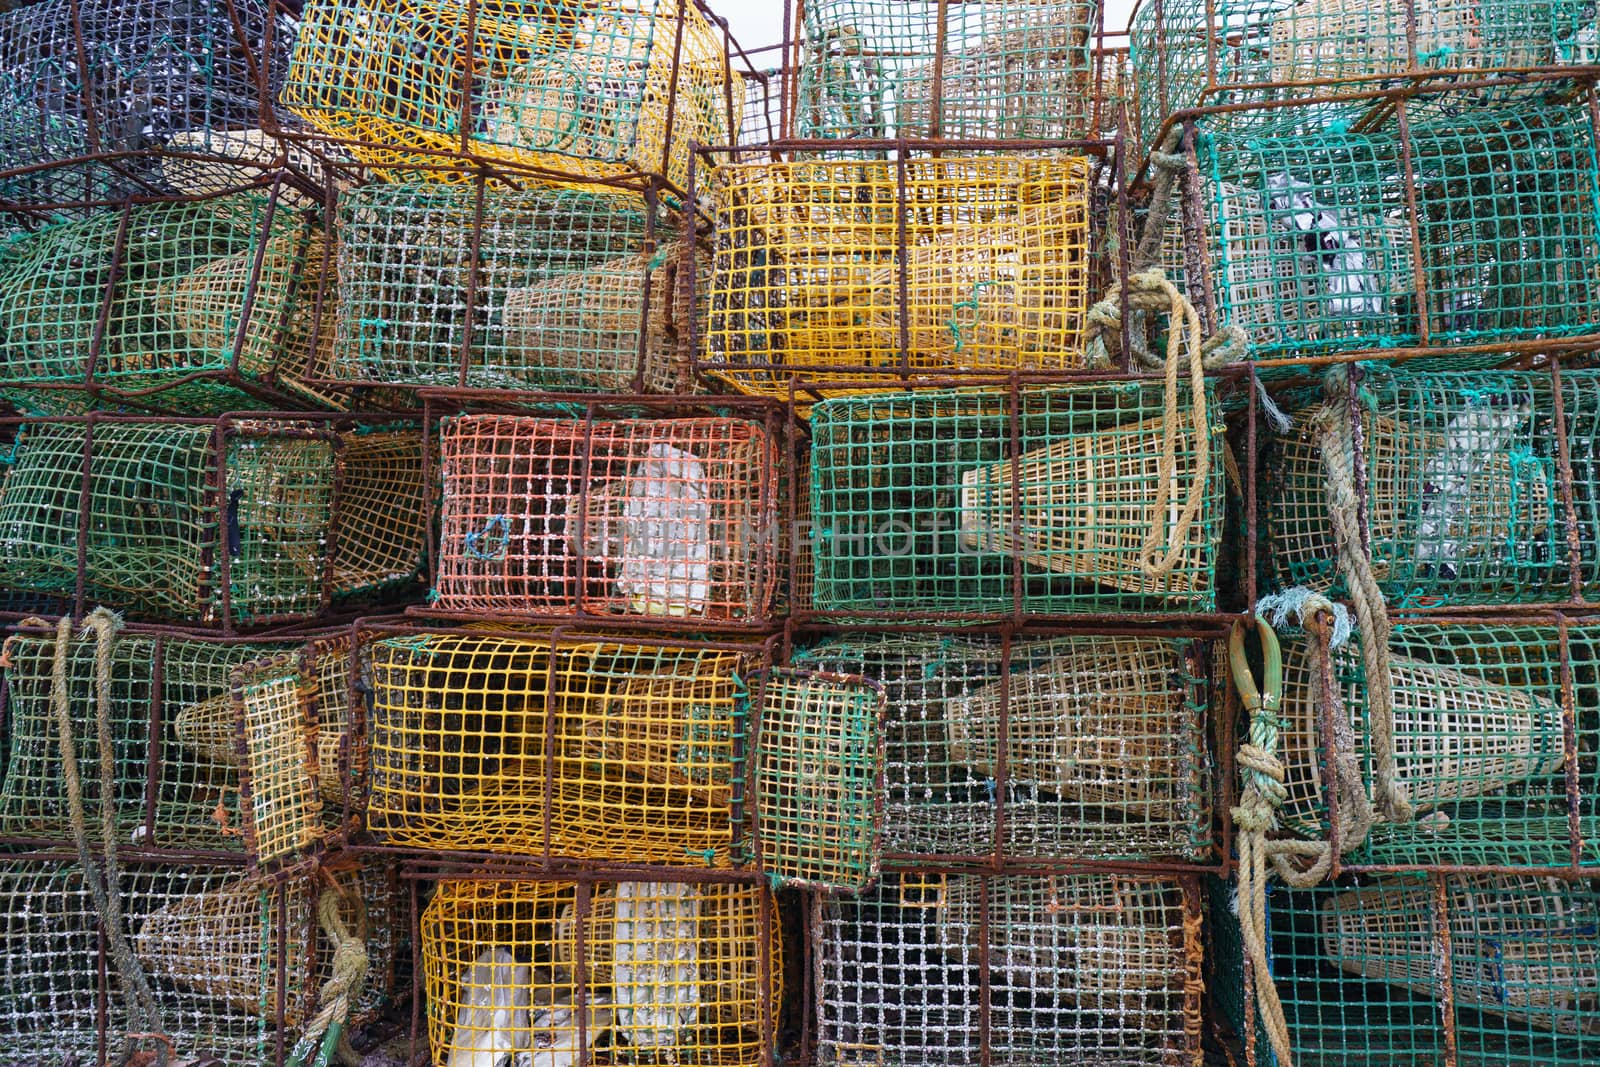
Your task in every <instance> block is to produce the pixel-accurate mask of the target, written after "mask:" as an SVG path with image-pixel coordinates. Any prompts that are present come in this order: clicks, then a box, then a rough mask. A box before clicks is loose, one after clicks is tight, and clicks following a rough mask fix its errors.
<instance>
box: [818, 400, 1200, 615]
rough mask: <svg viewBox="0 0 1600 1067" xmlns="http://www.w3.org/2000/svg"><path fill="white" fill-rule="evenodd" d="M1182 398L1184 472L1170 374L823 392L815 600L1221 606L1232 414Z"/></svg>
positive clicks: (938, 606)
mask: <svg viewBox="0 0 1600 1067" xmlns="http://www.w3.org/2000/svg"><path fill="white" fill-rule="evenodd" d="M1213 394H1214V391H1213V389H1212V387H1211V386H1210V385H1208V386H1207V396H1208V397H1211V396H1213ZM1177 411H1178V414H1179V417H1180V419H1181V420H1182V422H1183V425H1182V426H1181V427H1177V428H1174V429H1173V442H1172V443H1173V447H1174V451H1173V465H1172V467H1171V471H1172V476H1171V477H1170V478H1169V479H1167V480H1166V484H1165V485H1163V479H1162V478H1161V477H1160V475H1159V471H1158V469H1159V466H1160V462H1161V455H1162V447H1163V437H1164V435H1165V432H1166V423H1165V416H1164V414H1163V412H1164V408H1163V402H1162V391H1161V387H1160V384H1159V383H1150V382H1123V383H1114V384H1104V385H1090V386H1069V387H1063V388H1052V389H1041V390H1037V391H1033V390H1030V391H1028V392H1025V393H1020V394H1006V393H1000V392H983V391H977V390H963V391H954V392H943V391H939V392H934V391H918V392H907V393H901V394H895V395H888V396H868V397H860V396H847V397H837V398H834V399H831V400H828V401H825V402H823V403H820V404H818V405H817V406H816V408H815V409H814V410H813V412H812V420H811V423H812V440H813V444H812V457H811V464H812V468H811V476H812V477H811V506H812V509H813V523H814V526H815V530H816V533H817V537H816V539H815V542H814V545H813V548H814V556H815V570H816V579H815V588H814V590H813V597H814V601H815V605H816V608H817V609H818V610H819V611H823V612H834V613H846V614H848V615H850V616H851V617H860V618H886V617H887V618H895V617H901V618H903V617H907V616H917V617H930V618H935V619H937V618H949V617H959V616H962V615H972V614H978V613H986V614H1011V613H1013V611H1014V610H1020V611H1021V612H1023V613H1025V614H1032V615H1064V614H1071V613H1075V612H1084V611H1121V612H1149V611H1196V610H1200V611H1203V610H1209V609H1210V608H1211V607H1212V606H1213V604H1214V603H1215V591H1214V588H1213V582H1212V568H1213V564H1214V562H1215V556H1216V548H1217V544H1218V541H1219V538H1220V531H1221V524H1222V512H1223V507H1224V491H1223V463H1222V455H1221V450H1222V447H1223V437H1222V429H1223V427H1222V423H1221V418H1220V409H1219V408H1218V407H1217V405H1216V404H1215V403H1214V402H1210V403H1209V406H1208V411H1209V412H1211V413H1212V414H1211V415H1210V419H1211V422H1210V423H1209V426H1208V429H1209V432H1208V434H1207V435H1206V439H1205V440H1200V439H1199V436H1198V435H1197V434H1196V433H1195V431H1194V429H1193V428H1192V427H1191V426H1190V425H1189V424H1190V423H1191V422H1192V416H1193V412H1192V410H1191V409H1190V405H1189V400H1188V398H1187V397H1183V398H1180V399H1179V400H1178V403H1177ZM1202 461H1204V466H1205V469H1204V470H1202ZM1201 477H1203V478H1204V481H1203V482H1201V481H1197V480H1196V479H1197V478H1201ZM1189 499H1194V500H1198V508H1197V510H1196V511H1195V512H1194V515H1193V521H1192V522H1190V523H1187V524H1185V523H1184V522H1182V521H1181V518H1182V516H1181V514H1180V509H1181V508H1182V507H1183V502H1184V501H1185V500H1189ZM1164 501H1165V502H1164ZM1152 537H1153V538H1154V539H1155V541H1156V542H1159V543H1160V545H1162V546H1170V547H1171V548H1172V549H1173V551H1174V560H1175V562H1174V565H1173V566H1172V567H1171V568H1170V569H1169V570H1168V571H1167V572H1166V573H1165V574H1163V575H1161V576H1159V577H1152V576H1151V575H1150V574H1148V573H1147V572H1146V571H1145V570H1144V569H1143V567H1142V566H1141V563H1140V552H1141V547H1142V546H1143V545H1145V544H1146V543H1147V541H1149V540H1150V539H1151V538H1152ZM1151 543H1155V542H1151Z"/></svg>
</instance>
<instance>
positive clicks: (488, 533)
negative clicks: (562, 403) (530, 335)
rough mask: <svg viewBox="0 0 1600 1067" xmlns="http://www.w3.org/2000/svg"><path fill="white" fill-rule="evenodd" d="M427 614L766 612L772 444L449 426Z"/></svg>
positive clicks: (550, 427) (741, 426)
mask: <svg viewBox="0 0 1600 1067" xmlns="http://www.w3.org/2000/svg"><path fill="white" fill-rule="evenodd" d="M440 456H441V470H442V472H443V480H444V503H443V507H442V511H441V519H440V524H441V532H440V539H439V564H438V572H437V576H436V580H435V583H434V588H435V590H436V591H437V593H438V597H437V599H436V600H435V601H434V605H435V607H438V608H440V609H445V610H453V611H479V612H501V613H504V612H518V613H529V614H535V615H571V614H577V613H585V614H588V613H593V614H607V613H624V614H634V615H651V616H658V617H671V618H696V619H704V620H706V621H707V622H719V621H752V620H755V621H759V620H761V619H763V618H765V617H766V616H768V615H769V614H770V612H771V608H772V599H773V585H774V580H775V575H776V565H775V562H774V543H773V541H774V531H773V527H774V526H775V525H776V523H777V481H776V470H777V462H778V453H777V445H776V443H775V442H774V441H773V439H772V435H771V434H769V433H768V432H767V430H766V428H765V427H763V426H762V425H760V424H759V423H755V422H749V421H744V420H738V419H730V418H672V419H666V418H634V419H619V420H593V419H584V420H575V419H565V420H557V419H543V418H533V417H519V416H511V415H465V416H460V417H456V418H451V419H447V420H445V421H444V423H443V425H442V427H441V430H440Z"/></svg>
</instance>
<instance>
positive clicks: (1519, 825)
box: [1278, 622, 1600, 868]
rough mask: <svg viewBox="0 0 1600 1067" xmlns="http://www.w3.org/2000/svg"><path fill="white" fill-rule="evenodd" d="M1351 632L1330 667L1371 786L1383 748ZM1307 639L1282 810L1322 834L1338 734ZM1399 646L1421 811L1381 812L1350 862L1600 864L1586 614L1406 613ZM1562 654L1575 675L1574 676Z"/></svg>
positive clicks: (1402, 718)
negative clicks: (1491, 620) (1515, 621)
mask: <svg viewBox="0 0 1600 1067" xmlns="http://www.w3.org/2000/svg"><path fill="white" fill-rule="evenodd" d="M1354 642H1355V639H1354V638H1352V645H1348V646H1346V647H1344V648H1341V649H1339V650H1337V651H1336V652H1335V653H1334V660H1333V669H1334V677H1335V684H1336V686H1337V687H1338V688H1339V691H1340V692H1341V694H1342V696H1343V703H1344V709H1345V714H1346V715H1347V716H1348V717H1349V723H1350V726H1351V729H1352V732H1353V739H1352V741H1351V742H1349V746H1350V749H1351V752H1352V755H1353V758H1354V762H1355V765H1356V767H1357V768H1358V769H1359V772H1360V775H1361V778H1362V780H1363V781H1364V782H1366V783H1368V786H1369V790H1370V783H1371V782H1372V780H1373V776H1374V773H1375V771H1376V759H1377V757H1376V755H1375V754H1374V752H1373V751H1372V748H1371V724H1370V722H1369V720H1368V706H1367V698H1366V692H1367V687H1366V676H1365V673H1364V671H1363V669H1362V668H1361V666H1360V657H1359V655H1358V654H1357V652H1356V651H1355V649H1354V647H1353V644H1354ZM1297 646H1298V647H1295V648H1291V649H1288V650H1286V651H1285V655H1284V703H1283V711H1282V720H1283V725H1282V729H1281V733H1280V734H1279V737H1278V744H1279V752H1278V754H1279V757H1280V758H1281V759H1282V761H1283V764H1284V769H1285V775H1284V784H1285V786H1286V787H1287V790H1288V797H1287V799H1286V800H1285V801H1284V804H1283V807H1282V810H1281V812H1280V823H1281V825H1283V826H1285V827H1286V828H1289V829H1292V830H1295V831H1297V832H1299V833H1301V834H1304V835H1306V836H1309V837H1315V838H1321V837H1326V836H1327V835H1328V832H1329V830H1328V821H1329V815H1328V798H1327V794H1326V786H1325V782H1324V770H1323V768H1324V766H1328V765H1331V764H1332V762H1333V760H1334V759H1335V755H1336V753H1337V752H1338V751H1339V750H1340V748H1341V742H1339V741H1338V740H1337V738H1336V737H1335V738H1329V737H1328V736H1327V735H1326V734H1325V732H1324V730H1323V728H1322V726H1321V723H1320V715H1321V706H1320V703H1319V702H1318V700H1317V698H1316V695H1315V694H1316V692H1317V690H1318V688H1319V683H1318V680H1317V679H1318V673H1319V672H1318V668H1317V667H1316V665H1315V663H1314V662H1313V660H1312V657H1311V656H1310V655H1309V654H1307V652H1306V651H1305V649H1304V646H1303V645H1299V644H1298V643H1297ZM1389 648H1390V680H1391V684H1392V686H1393V689H1394V751H1395V764H1396V768H1397V778H1398V782H1399V785H1400V788H1401V791H1402V792H1403V794H1404V795H1405V796H1406V797H1407V798H1408V799H1409V801H1410V802H1411V804H1412V806H1413V807H1414V808H1415V809H1416V813H1417V817H1416V818H1415V819H1414V820H1412V821H1409V822H1383V823H1380V824H1378V825H1377V826H1375V827H1374V828H1373V829H1372V831H1371V832H1370V833H1369V835H1368V836H1367V838H1366V841H1365V843H1364V844H1363V845H1361V847H1359V848H1358V849H1356V850H1355V852H1353V853H1352V854H1351V855H1350V856H1349V857H1347V859H1346V861H1345V865H1346V866H1356V867H1359V866H1362V865H1372V866H1379V867H1387V866H1402V867H1414V866H1416V865H1418V864H1422V863H1432V864H1440V865H1466V866H1482V865H1513V866H1521V867H1548V868H1558V867H1559V868H1568V867H1578V866H1582V867H1593V866H1596V865H1600V852H1597V851H1596V848H1595V846H1594V844H1593V841H1594V840H1595V837H1594V835H1595V832H1596V830H1597V829H1600V820H1597V815H1600V811H1597V808H1596V804H1597V798H1600V770H1597V768H1596V763H1595V759H1594V755H1593V753H1594V751H1595V749H1596V743H1597V741H1600V721H1597V720H1595V718H1594V716H1593V715H1592V714H1590V713H1589V710H1588V708H1589V703H1588V702H1589V701H1591V700H1592V699H1593V693H1592V687H1593V685H1594V684H1595V683H1594V679H1595V670H1596V656H1597V652H1596V647H1595V645H1594V643H1593V634H1592V633H1591V632H1590V630H1589V628H1588V627H1587V626H1583V627H1574V628H1572V629H1571V630H1570V631H1569V633H1568V634H1566V635H1565V636H1563V634H1562V632H1561V630H1560V628H1559V627H1557V626H1555V625H1550V624H1545V625H1537V624H1525V625H1498V626H1495V625H1486V624H1477V623H1459V624H1424V623H1409V622H1408V623H1405V624H1404V625H1401V626H1398V627H1396V629H1395V632H1394V634H1393V636H1392V637H1391V639H1390V642H1389ZM1563 663H1565V665H1566V669H1567V670H1568V671H1570V672H1571V675H1572V678H1573V679H1574V681H1572V682H1570V683H1568V686H1567V688H1564V687H1563V682H1562V671H1563ZM1574 701H1575V702H1576V706H1577V707H1578V708H1580V709H1582V710H1580V711H1579V712H1578V713H1577V717H1576V718H1574V719H1572V720H1571V721H1570V724H1569V720H1568V717H1567V713H1566V712H1564V708H1566V707H1570V706H1572V703H1573V702H1574ZM1569 729H1570V730H1572V731H1573V735H1572V737H1571V738H1570V739H1569V738H1568V736H1567V734H1566V731H1567V730H1569ZM1341 817H1342V818H1349V817H1350V816H1349V814H1348V813H1346V814H1344V815H1343V816H1341ZM1574 834H1576V835H1578V836H1577V841H1578V845H1577V846H1576V847H1575V846H1574V843H1573V842H1574V838H1573V836H1572V835H1574ZM1585 840H1587V842H1588V843H1584V842H1585Z"/></svg>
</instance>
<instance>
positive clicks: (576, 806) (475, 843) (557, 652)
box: [367, 634, 745, 867]
mask: <svg viewBox="0 0 1600 1067" xmlns="http://www.w3.org/2000/svg"><path fill="white" fill-rule="evenodd" d="M367 656H368V659H369V660H370V662H371V667H372V684H373V688H374V696H373V708H372V711H371V712H370V715H369V722H370V727H369V729H370V738H369V746H370V752H369V754H368V758H370V760H371V777H372V784H371V794H370V798H369V800H368V805H367V825H368V827H369V828H370V829H371V830H372V831H373V832H374V833H375V834H377V835H378V836H379V838H380V839H381V840H383V841H384V842H386V843H388V844H394V845H407V846H413V847H420V848H442V849H459V850H466V851H492V852H499V853H505V854H510V855H541V854H543V852H544V850H545V846H546V833H545V827H546V813H547V812H548V819H549V837H548V845H549V849H550V852H551V854H552V855H556V856H562V857H570V858H573V859H595V860H618V861H628V862H638V863H661V864H669V865H677V866H684V865H693V866H722V867H725V866H728V865H729V862H730V854H729V850H730V848H731V846H732V844H733V806H732V804H733V801H732V796H731V788H730V787H731V784H732V782H733V776H734V774H735V773H736V766H737V765H736V763H735V744H736V740H737V739H738V738H741V737H742V736H743V732H744V726H743V723H744V714H745V709H744V699H743V686H742V683H741V681H740V674H739V672H741V671H743V670H744V665H743V661H744V659H745V657H744V656H743V655H742V654H739V653H729V652H710V651H705V650H697V649H691V648H686V647H673V646H671V645H659V646H655V645H652V646H643V645H635V644H626V643H622V642H621V641H610V640H597V641H582V642H578V643H563V644H561V645H559V646H557V647H556V648H555V649H554V650H552V647H551V643H550V640H549V639H548V638H541V637H534V636H530V637H528V638H526V639H517V640H511V639H503V638H492V637H486V636H481V635H475V634H461V635H431V636H422V637H403V638H391V639H387V640H382V641H376V642H373V643H372V644H370V645H369V646H368V648H367Z"/></svg>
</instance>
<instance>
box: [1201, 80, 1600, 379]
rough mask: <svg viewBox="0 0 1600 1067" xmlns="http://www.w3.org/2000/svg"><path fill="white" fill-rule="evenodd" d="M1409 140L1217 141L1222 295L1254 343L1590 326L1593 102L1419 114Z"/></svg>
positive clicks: (1497, 337) (1436, 337) (1350, 344)
mask: <svg viewBox="0 0 1600 1067" xmlns="http://www.w3.org/2000/svg"><path fill="white" fill-rule="evenodd" d="M1410 138H1411V140H1410V144H1409V145H1407V146H1402V145H1401V144H1400V141H1399V138H1398V135H1397V134H1396V133H1394V132H1392V131H1390V132H1384V133H1375V134H1353V133H1324V134H1319V135H1314V136H1313V135H1303V136H1282V137H1270V138H1269V137H1263V138H1258V139H1255V140H1252V141H1249V142H1247V143H1246V144H1244V145H1243V146H1241V147H1238V148H1236V149H1228V150H1223V149H1219V148H1216V147H1215V146H1213V147H1211V148H1210V149H1208V150H1207V152H1206V153H1205V154H1206V155H1207V156H1208V158H1207V159H1206V160H1203V161H1202V166H1203V167H1208V168H1209V170H1210V172H1211V183H1210V184H1211V192H1210V199H1211V211H1212V214H1213V225H1214V227H1215V231H1216V234H1217V237H1216V239H1215V241H1214V242H1213V249H1212V255H1213V257H1214V258H1213V263H1214V265H1215V270H1214V273H1215V276H1216V279H1217V285H1218V299H1219V310H1220V312H1221V314H1222V316H1223V318H1224V320H1225V321H1226V322H1229V323H1232V324H1234V325H1237V326H1240V327H1243V328H1244V329H1245V330H1246V331H1248V332H1249V333H1250V335H1251V338H1252V342H1253V349H1252V350H1253V351H1254V353H1255V354H1256V355H1257V356H1260V357H1285V356H1308V355H1319V354H1326V353H1334V352H1345V351H1352V350H1359V349H1366V348H1393V347H1399V346H1406V345H1416V344H1419V343H1421V342H1422V340H1423V337H1422V334H1421V332H1420V331H1421V324H1422V322H1423V321H1426V323H1427V325H1428V337H1427V341H1428V343H1429V344H1432V345H1436V346H1437V345H1465V344H1481V343H1490V342H1496V341H1515V340H1523V339H1528V338H1537V337H1566V336H1573V335H1579V334H1587V333H1591V332H1594V331H1595V330H1596V328H1597V323H1600V287H1597V286H1596V285H1595V284H1594V281H1595V278H1596V270H1597V268H1596V267H1595V264H1594V258H1593V251H1592V250H1593V248H1594V247H1595V244H1596V240H1597V234H1596V221H1595V220H1596V217H1597V214H1596V206H1597V205H1596V191H1595V190H1596V184H1595V162H1594V158H1595V157H1594V136H1593V130H1592V128H1591V127H1590V125H1589V123H1588V121H1587V119H1586V117H1585V116H1584V115H1583V114H1582V113H1580V112H1578V111H1575V110H1572V109H1526V110H1524V111H1521V112H1519V113H1516V114H1514V115H1510V116H1505V115H1499V114H1498V113H1485V112H1481V111H1476V110H1475V111H1471V112H1468V113H1466V114H1465V115H1463V116H1461V117H1458V118H1456V119H1452V120H1448V121H1445V120H1440V121H1438V122H1436V123H1432V124H1429V123H1421V122H1419V123H1417V124H1415V125H1413V126H1412V127H1411V132H1410ZM1407 149H1409V152H1410V155H1411V161H1412V167H1413V169H1414V172H1415V175H1416V177H1415V181H1414V183H1413V186H1414V189H1413V190H1411V191H1408V189H1407V187H1406V185H1407V183H1406V180H1405V175H1404V167H1403V164H1404V153H1405V151H1406V150H1407ZM1412 194H1414V199H1415V210H1414V211H1413V210H1412V209H1411V208H1410V207H1409V206H1408V196H1409V195H1412ZM1413 228H1414V230H1415V233H1414V236H1415V238H1416V242H1417V248H1416V254H1415V255H1414V254H1413V250H1412V247H1411V245H1412V238H1413ZM1308 249H1313V251H1308ZM1418 257H1420V258H1418ZM1419 281H1420V284H1421V285H1422V287H1423V291H1421V292H1419V290H1418V284H1419Z"/></svg>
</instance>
